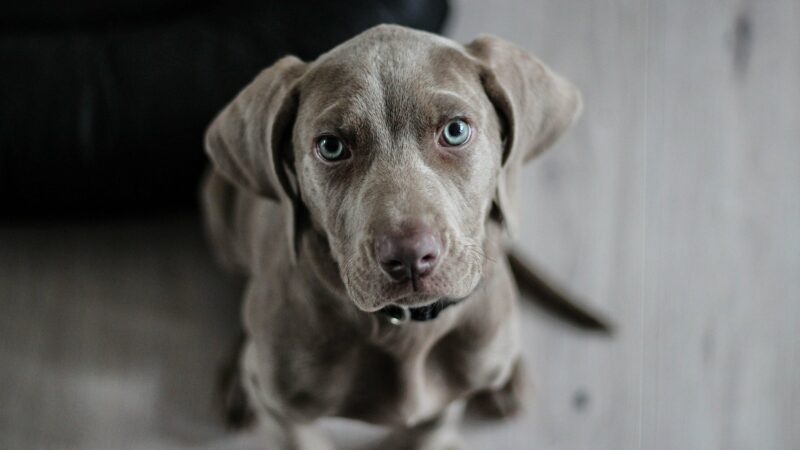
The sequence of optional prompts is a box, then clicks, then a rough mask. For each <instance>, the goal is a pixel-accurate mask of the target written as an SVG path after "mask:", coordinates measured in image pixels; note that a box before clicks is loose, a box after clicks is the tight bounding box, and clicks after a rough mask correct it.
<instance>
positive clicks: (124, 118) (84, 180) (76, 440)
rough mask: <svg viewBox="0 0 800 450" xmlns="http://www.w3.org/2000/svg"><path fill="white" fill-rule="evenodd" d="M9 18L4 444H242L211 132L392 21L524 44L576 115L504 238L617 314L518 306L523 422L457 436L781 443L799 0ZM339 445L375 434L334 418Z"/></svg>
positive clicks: (795, 183)
mask: <svg viewBox="0 0 800 450" xmlns="http://www.w3.org/2000/svg"><path fill="white" fill-rule="evenodd" d="M3 11H4V13H3V14H2V15H0V201H1V202H2V208H0V448H3V449H16V448H20V449H22V448H26V449H27V448H97V449H108V448H183V447H204V448H242V449H245V448H258V447H259V442H260V441H259V440H258V436H257V435H256V434H255V433H230V432H227V431H226V430H225V429H224V427H223V426H222V423H221V421H220V420H219V418H218V414H217V412H218V411H217V409H216V408H215V406H214V404H213V395H212V392H213V388H214V383H215V375H216V371H217V368H218V367H219V365H220V363H221V362H222V360H223V359H224V357H225V356H226V354H227V353H228V351H229V349H230V348H231V346H232V345H233V343H234V340H235V336H236V331H237V329H238V303H239V298H240V294H241V281H240V280H236V279H231V278H229V277H227V276H226V275H224V274H223V273H222V272H221V271H220V270H219V269H218V268H217V267H216V265H215V264H214V262H213V260H212V259H211V256H210V253H209V251H208V249H207V247H206V245H205V242H204V240H203V236H202V230H201V226H200V221H199V218H198V215H197V212H196V190H197V180H198V177H199V175H200V173H201V172H202V169H203V167H204V165H205V158H204V155H203V151H202V146H201V138H202V132H203V129H204V127H205V126H206V124H207V123H208V122H209V121H210V119H211V118H212V116H213V115H214V113H215V112H216V111H218V110H219V109H220V108H221V107H222V106H223V105H224V103H226V102H227V101H228V100H229V99H230V98H232V97H233V95H234V94H235V93H236V92H237V91H238V90H239V89H240V88H241V87H243V86H244V85H245V84H246V83H247V82H248V81H249V80H250V79H252V77H253V76H254V75H255V74H256V73H257V72H258V70H259V69H261V68H263V67H266V66H268V65H269V64H271V62H272V61H274V60H275V59H276V58H278V57H279V56H282V55H284V54H287V53H293V54H297V55H299V56H301V57H302V58H304V59H313V58H314V57H315V56H316V55H318V54H319V53H321V52H323V51H325V50H327V49H328V48H331V47H332V46H334V45H335V44H337V43H339V42H341V41H343V40H345V39H347V38H348V37H350V36H352V35H354V34H356V33H358V32H359V31H361V30H363V29H365V28H367V27H369V26H371V25H374V24H377V23H381V22H393V23H401V24H405V25H409V26H413V27H416V28H421V29H427V30H431V31H440V32H443V34H445V35H447V36H450V37H453V38H455V39H456V40H458V41H461V42H468V41H469V40H471V39H473V38H474V37H475V36H477V35H478V34H481V33H493V34H496V35H499V36H501V37H504V38H506V39H509V40H511V41H514V42H516V43H518V44H520V45H521V46H523V47H525V48H526V49H528V50H529V51H531V52H533V53H534V54H536V55H538V56H539V57H540V58H541V59H542V60H544V61H546V62H547V63H548V64H549V65H551V66H552V67H553V68H554V69H555V70H557V71H558V72H560V73H561V74H563V75H565V76H566V77H567V78H569V79H571V80H573V81H574V82H575V83H576V84H577V85H578V86H579V87H580V89H581V90H582V92H583V95H584V103H585V110H584V115H583V117H582V118H581V120H580V121H579V122H578V123H577V125H576V126H575V127H574V129H573V130H572V131H571V132H569V133H568V134H567V136H566V138H564V139H563V140H562V141H561V142H560V143H559V144H558V145H557V146H556V147H554V148H553V149H552V150H551V151H550V152H548V153H546V154H545V155H543V156H542V157H541V158H539V159H538V160H535V161H534V162H533V163H532V164H531V165H530V167H528V168H527V169H526V171H525V177H524V182H523V186H522V189H523V190H524V195H523V196H522V198H524V199H525V205H524V209H523V215H522V217H523V221H522V224H523V226H522V229H521V234H520V236H519V240H518V245H519V246H520V247H521V248H522V249H524V251H525V253H526V254H527V255H528V256H529V257H530V259H532V260H533V261H536V263H537V264H538V265H539V266H540V267H541V268H543V270H544V271H545V272H546V273H548V274H549V275H550V276H551V277H552V278H554V279H556V280H558V281H559V283H560V284H561V285H563V286H564V287H566V288H567V289H569V290H570V291H571V292H573V293H575V294H577V296H578V297H579V298H581V299H583V300H584V301H585V302H587V303H589V304H590V305H591V306H593V307H594V308H595V309H597V310H600V311H603V312H605V313H606V315H608V316H610V317H612V318H613V320H614V321H615V323H616V325H617V332H616V334H615V335H614V336H613V337H612V338H606V337H598V336H596V335H592V334H587V333H584V332H581V331H578V330H576V329H574V328H571V327H569V326H568V325H566V324H564V323H563V322H560V321H557V320H554V319H552V318H551V317H550V316H548V315H547V314H545V313H543V312H542V311H540V310H539V309H537V308H535V307H534V306H533V305H532V303H531V302H528V301H523V303H522V304H523V313H524V317H523V323H524V326H523V340H524V348H525V353H526V358H527V361H528V366H529V369H530V370H529V377H530V381H531V383H532V384H533V396H532V399H531V400H532V401H531V402H530V403H529V404H528V406H527V409H526V411H525V412H524V414H522V415H521V416H520V417H518V418H515V419H513V420H510V421H507V422H503V423H486V422H468V423H467V424H466V425H465V426H464V429H465V433H466V435H467V444H468V445H467V447H468V448H470V449H569V450H573V449H608V450H620V449H648V450H649V449H665V450H667V449H670V450H672V449H681V450H683V449H726V450H728V449H798V448H800V427H798V426H797V423H798V419H797V412H798V411H800V237H798V233H799V232H800V4H798V2H797V1H796V0H771V1H755V0H749V1H748V0H738V1H734V0H731V1H719V0H691V1H690V0H674V1H669V2H667V1H663V2H661V1H655V0H620V1H592V0H569V1H555V0H547V1H545V0H530V1H527V0H499V1H492V2H482V1H478V0H453V1H451V2H449V6H448V2H447V1H446V0H427V1H426V0H381V1H367V0H359V1H327V2H316V1H310V0H294V1H292V2H279V1H277V0H275V1H272V0H261V1H230V2H216V1H211V0H207V1H202V2H189V1H188V0H146V1H141V0H139V1H136V2H134V1H128V0H123V1H117V2H114V4H113V5H112V4H109V3H103V2H95V1H92V0H82V1H76V2H69V3H64V4H61V3H58V2H27V3H23V2H20V3H18V4H16V5H12V4H8V5H4V6H3ZM325 426H326V429H328V431H329V432H330V433H332V434H333V435H334V436H335V437H336V442H337V443H338V444H339V445H340V446H341V447H342V448H348V447H350V446H353V445H358V444H359V442H362V441H363V440H368V439H369V438H370V436H372V435H374V433H375V431H374V430H371V429H369V428H368V427H363V426H357V425H353V424H350V423H344V422H341V421H335V420H333V421H327V422H326V423H325Z"/></svg>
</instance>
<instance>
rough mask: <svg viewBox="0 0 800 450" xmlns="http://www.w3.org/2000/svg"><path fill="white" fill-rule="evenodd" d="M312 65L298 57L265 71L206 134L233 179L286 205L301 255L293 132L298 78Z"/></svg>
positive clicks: (217, 163)
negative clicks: (294, 171)
mask: <svg viewBox="0 0 800 450" xmlns="http://www.w3.org/2000/svg"><path fill="white" fill-rule="evenodd" d="M305 70H306V64H305V63H304V62H302V61H300V60H299V59H297V58H295V57H293V56H287V57H284V58H282V59H280V60H278V61H277V62H276V63H275V64H274V65H272V66H271V67H269V68H268V69H265V70H264V71H262V72H261V73H260V74H258V76H257V77H256V78H255V80H253V81H252V82H251V83H250V84H249V85H248V86H247V87H245V88H244V89H243V90H242V91H241V92H239V94H238V95H237V96H236V98H234V99H233V101H231V102H230V103H229V104H228V105H227V106H226V107H225V109H223V110H222V112H220V113H219V115H217V117H216V118H215V119H214V121H213V122H211V125H209V127H208V130H206V135H205V148H206V153H207V154H208V156H209V157H210V158H211V161H212V162H213V163H214V167H215V168H216V169H217V170H218V171H219V172H220V173H221V174H222V175H223V176H224V177H225V178H227V179H228V180H229V181H231V182H232V183H234V184H236V185H238V186H240V187H241V188H244V189H247V190H249V191H251V192H254V193H256V194H258V195H261V196H264V197H268V198H270V199H272V200H275V201H277V202H279V203H280V204H281V207H282V209H283V212H284V216H285V219H286V226H287V233H288V238H289V249H290V253H291V257H292V259H294V258H295V255H296V242H295V238H296V233H295V231H296V230H295V227H296V226H297V221H298V217H297V215H298V214H299V206H300V205H299V202H300V199H299V195H298V193H297V190H296V187H295V186H293V183H294V180H296V178H290V176H291V175H292V171H293V168H292V164H293V162H292V156H293V155H292V148H291V136H292V128H293V124H294V118H295V115H296V113H297V96H298V94H297V92H296V82H297V80H298V79H299V78H300V77H301V76H302V75H303V73H305Z"/></svg>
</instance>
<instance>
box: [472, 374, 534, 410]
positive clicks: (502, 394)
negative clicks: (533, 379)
mask: <svg viewBox="0 0 800 450" xmlns="http://www.w3.org/2000/svg"><path fill="white" fill-rule="evenodd" d="M524 397H525V376H524V371H523V369H522V363H521V362H520V361H518V362H517V363H516V365H515V366H514V370H513V371H512V373H511V377H510V378H509V380H508V382H507V383H506V384H505V385H504V386H503V387H502V388H500V389H498V390H495V391H481V392H478V393H476V394H475V395H473V396H472V398H470V400H469V404H468V410H469V412H470V413H473V414H476V415H478V416H480V417H483V418H487V419H504V418H507V417H512V416H515V415H517V414H518V413H519V412H520V411H521V410H522V407H523V405H524Z"/></svg>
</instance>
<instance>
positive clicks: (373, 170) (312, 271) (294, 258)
mask: <svg viewBox="0 0 800 450" xmlns="http://www.w3.org/2000/svg"><path fill="white" fill-rule="evenodd" d="M580 110H581V98H580V95H579V93H578V91H577V90H576V88H575V87H574V86H573V85H572V84H571V83H570V82H568V81H567V80H565V79H564V78H562V77H560V76H559V75H557V74H556V73H554V72H553V71H552V70H550V69H549V68H548V67H547V66H545V65H544V64H543V63H542V62H540V61H539V60H537V59H536V58H535V57H533V56H531V55H530V54H528V53H526V52H525V51H524V50H522V49H520V48H519V47H517V46H515V45H513V44H511V43H509V42H506V41H504V40H502V39H498V38H496V37H492V36H484V37H479V38H478V39H476V40H474V41H472V42H471V43H469V44H467V45H460V44H458V43H455V42H453V41H451V40H449V39H445V38H442V37H440V36H436V35H433V34H428V33H423V32H419V31H415V30H411V29H407V28H402V27H398V26H389V25H382V26H378V27H375V28H372V29H370V30H368V31H366V32H364V33H362V34H360V35H358V36H356V37H355V38H353V39H351V40H349V41H347V42H345V43H343V44H341V45H339V46H338V47H336V48H334V49H333V50H331V51H329V52H328V53H326V54H324V55H322V56H320V57H319V58H318V59H317V60H315V61H313V62H308V63H307V62H303V61H300V60H299V59H297V58H295V57H292V56H287V57H285V58H283V59H281V60H279V61H278V62H276V63H275V64H274V65H273V66H272V67H270V68H268V69H266V70H264V71H263V72H261V73H260V74H259V75H258V76H257V77H256V79H255V80H254V81H253V82H252V83H251V84H250V85H249V86H247V87H246V88H245V89H244V90H243V91H241V92H240V93H239V94H238V96H237V97H236V98H235V99H234V100H233V101H232V102H231V103H230V104H229V105H228V106H227V107H226V108H225V109H224V110H223V111H222V112H221V113H220V114H219V115H218V116H217V117H216V119H215V120H214V121H213V123H212V124H211V125H210V127H209V129H208V131H207V134H206V140H205V145H206V150H207V152H208V155H209V156H210V158H211V160H212V162H213V170H212V171H211V172H210V173H209V175H208V177H207V179H206V181H205V184H204V188H203V203H204V209H205V215H206V223H207V227H208V232H209V234H210V237H211V241H212V244H213V246H214V248H215V250H216V253H217V254H218V256H219V258H220V259H221V260H222V261H223V262H224V263H225V264H226V265H227V266H229V267H231V268H234V269H236V270H239V271H241V272H243V273H245V274H246V275H247V277H248V286H247V290H246V294H245V299H244V306H243V313H242V317H243V321H244V329H245V334H246V337H245V340H244V343H243V348H242V350H241V355H240V357H239V360H238V372H237V373H236V374H235V378H234V380H233V385H232V387H231V390H230V392H231V394H230V395H231V398H233V399H234V400H233V401H234V402H235V401H236V400H235V398H236V396H237V394H236V393H237V392H239V394H241V397H242V398H240V399H239V401H240V402H241V400H245V403H246V404H245V405H239V406H240V407H241V406H244V407H246V408H249V409H250V410H252V411H253V412H254V413H255V416H256V417H257V418H258V420H259V422H260V424H261V425H262V426H263V427H264V428H265V429H266V430H267V432H266V433H265V434H266V436H267V438H268V439H269V441H268V442H267V443H266V444H265V445H266V447H267V448H270V449H313V450H320V449H325V448H330V444H329V443H327V442H326V441H325V440H324V439H323V438H322V436H321V435H320V434H318V433H315V432H314V430H313V422H314V421H315V420H316V419H318V418H321V417H326V416H338V417H346V418H353V419H358V420H363V421H366V422H370V423H375V424H381V425H386V426H388V427H391V431H390V432H389V434H388V435H387V437H386V440H385V441H384V442H382V443H381V444H380V445H379V446H378V447H379V448H385V449H395V448H398V449H399V448H403V449H405V448H413V449H445V448H446V449H451V448H460V447H461V444H460V440H459V436H458V433H457V425H458V422H459V420H460V416H461V413H462V411H463V409H464V406H465V404H466V403H467V402H473V403H475V404H484V405H494V406H495V408H494V409H495V411H496V413H497V414H500V415H504V414H509V413H511V412H513V411H514V410H515V409H516V406H517V405H518V404H519V400H520V399H519V396H520V388H521V384H522V381H523V380H522V378H523V377H522V375H521V365H520V343H519V337H518V331H519V320H518V309H517V297H518V292H517V288H516V286H515V283H514V278H513V275H512V268H511V265H510V264H509V261H508V258H507V255H506V251H505V246H504V241H505V237H504V236H505V234H507V233H508V232H510V231H513V228H514V223H515V210H516V197H517V194H518V193H517V189H516V187H517V182H518V178H519V173H520V168H521V167H522V165H523V163H525V162H527V161H529V160H530V159H532V158H533V157H535V156H536V155H538V154H540V153H541V152H543V151H544V150H545V149H547V148H548V147H550V146H551V145H552V144H553V143H554V142H555V141H556V139H558V137H559V136H560V135H561V134H562V133H563V132H564V131H565V130H566V129H567V128H568V127H569V125H570V124H571V123H572V122H573V121H574V120H575V118H576V116H577V115H578V114H579V112H580ZM512 263H513V261H512Z"/></svg>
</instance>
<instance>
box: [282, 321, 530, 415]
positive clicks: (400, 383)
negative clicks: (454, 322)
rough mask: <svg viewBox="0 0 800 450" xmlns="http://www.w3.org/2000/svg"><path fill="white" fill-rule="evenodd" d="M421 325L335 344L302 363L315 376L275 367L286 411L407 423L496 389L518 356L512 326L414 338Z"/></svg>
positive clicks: (420, 332) (459, 329)
mask: <svg viewBox="0 0 800 450" xmlns="http://www.w3.org/2000/svg"><path fill="white" fill-rule="evenodd" d="M506 325H509V324H506ZM425 326H428V324H425V323H421V324H417V323H411V324H407V325H404V327H406V328H405V329H403V330H394V331H393V332H394V333H395V334H396V335H397V336H398V337H397V338H396V339H393V338H392V337H391V336H389V337H388V338H387V339H383V340H379V341H377V342H369V341H367V342H365V341H363V340H362V341H356V340H354V341H353V342H347V341H346V340H345V341H342V340H340V341H339V342H338V343H337V344H336V345H334V346H333V347H332V350H333V351H331V352H323V353H320V352H315V353H313V354H315V355H317V356H316V358H317V359H318V360H317V361H309V360H306V361H305V362H304V365H305V366H306V368H307V369H308V368H310V367H314V370H307V371H302V372H301V371H298V367H296V366H295V364H293V363H290V362H288V361H287V363H288V364H285V365H278V366H277V367H275V369H277V371H278V373H279V374H278V379H281V380H283V381H282V383H281V384H282V386H281V389H280V391H281V392H282V393H283V394H285V395H286V397H285V399H286V400H287V401H288V403H290V404H289V405H287V406H290V407H291V408H293V409H296V412H298V413H299V415H302V416H305V417H306V418H309V419H311V418H314V417H315V416H341V417H348V418H353V419H358V420H363V421H366V422H372V423H378V424H385V425H412V424H414V423H418V422H420V421H423V420H426V419H428V418H431V417H432V416H434V415H435V414H437V413H438V412H440V411H442V410H443V409H444V408H445V407H446V406H447V405H448V404H449V403H451V402H452V401H454V400H456V399H459V398H463V397H464V396H465V395H467V394H469V393H471V392H474V391H477V390H481V389H487V388H495V387H499V385H500V384H501V383H503V382H504V381H505V380H506V379H507V378H508V374H509V373H510V369H511V366H512V364H513V361H514V359H515V357H516V353H517V348H516V339H515V337H514V336H513V333H515V332H516V329H515V327H513V326H504V327H503V328H501V329H499V330H492V331H493V334H492V335H486V334H485V332H486V331H488V330H485V329H483V328H480V327H477V328H475V329H473V328H470V327H468V326H461V327H457V328H453V329H451V330H447V331H446V332H444V333H442V334H441V336H438V338H437V339H430V337H425V338H421V337H419V336H421V335H423V336H424V334H425V330H424V329H423V327H425ZM391 332H392V331H390V333H391ZM404 334H405V336H404ZM295 355H297V354H295ZM310 355H312V353H306V354H305V356H304V357H308V356H310ZM292 366H295V367H292ZM281 372H283V375H281V374H280V373H281ZM298 400H301V401H298Z"/></svg>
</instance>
